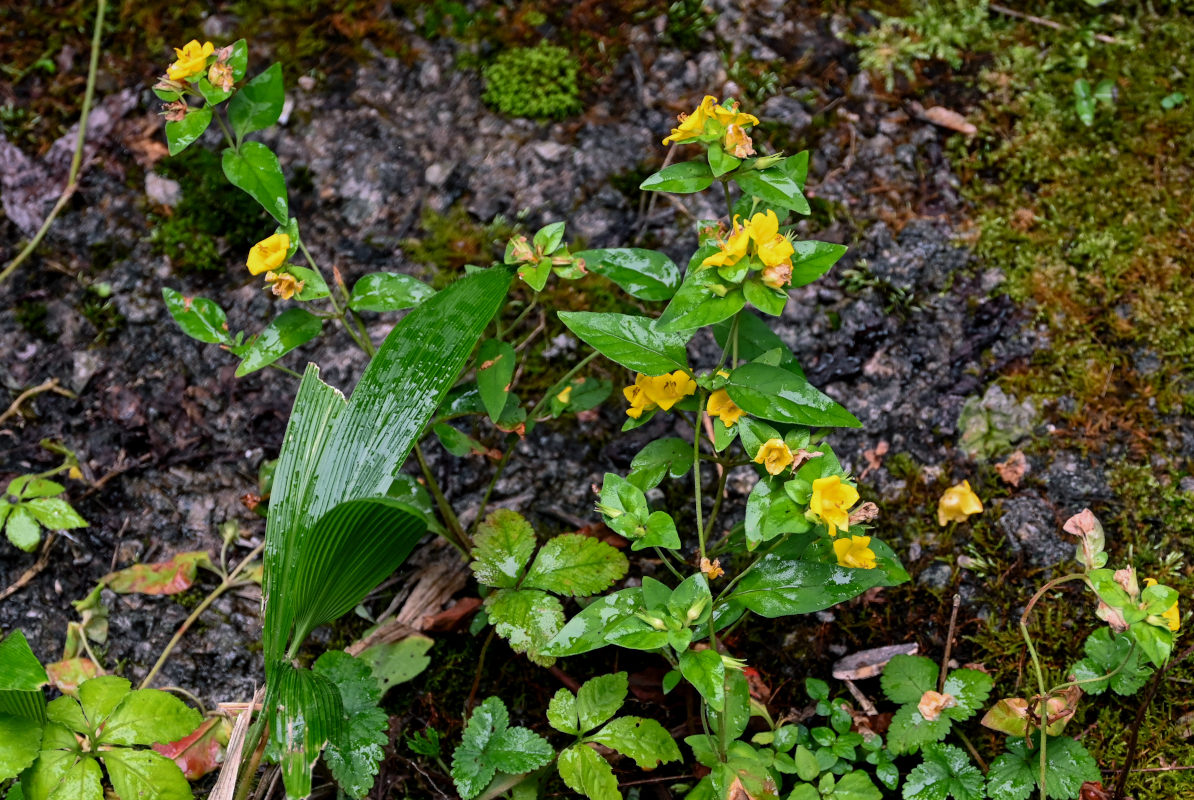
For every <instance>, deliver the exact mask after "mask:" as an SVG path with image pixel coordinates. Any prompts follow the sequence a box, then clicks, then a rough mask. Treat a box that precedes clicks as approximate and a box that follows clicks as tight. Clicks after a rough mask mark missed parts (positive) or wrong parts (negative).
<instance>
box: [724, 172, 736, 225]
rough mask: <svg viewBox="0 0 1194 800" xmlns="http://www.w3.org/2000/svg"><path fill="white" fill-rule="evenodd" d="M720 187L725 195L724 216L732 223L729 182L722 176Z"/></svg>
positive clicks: (732, 214) (732, 206) (731, 201)
mask: <svg viewBox="0 0 1194 800" xmlns="http://www.w3.org/2000/svg"><path fill="white" fill-rule="evenodd" d="M721 189H722V191H723V192H724V193H725V197H726V216H728V217H729V218H730V224H731V225H733V224H734V201H733V199H732V198H731V197H730V182H729V181H727V180H725V179H724V178H723V179H722V181H721Z"/></svg>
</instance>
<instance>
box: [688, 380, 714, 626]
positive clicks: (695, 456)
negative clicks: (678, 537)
mask: <svg viewBox="0 0 1194 800" xmlns="http://www.w3.org/2000/svg"><path fill="white" fill-rule="evenodd" d="M704 407H705V392H704V390H701V391H699V392H697V419H696V422H695V423H694V424H693V426H692V493H693V498H694V500H695V503H696V529H697V543H698V545H699V547H700V554H701V558H704V557H705V520H704V513H705V512H704V509H703V508H701V426H700V418H701V411H700V410H701V409H702V408H704ZM710 630H712V628H710Z"/></svg>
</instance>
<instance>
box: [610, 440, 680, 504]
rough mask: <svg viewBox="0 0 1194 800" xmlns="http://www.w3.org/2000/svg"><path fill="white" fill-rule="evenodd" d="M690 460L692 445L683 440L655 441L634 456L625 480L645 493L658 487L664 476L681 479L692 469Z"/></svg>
mask: <svg viewBox="0 0 1194 800" xmlns="http://www.w3.org/2000/svg"><path fill="white" fill-rule="evenodd" d="M692 458H693V454H692V445H691V444H689V443H688V442H686V441H684V440H683V439H679V438H677V437H675V436H665V437H663V438H662V439H655V440H654V441H651V442H648V443H647V445H646V446H645V447H644V448H643V449H642V450H639V451H638V454H637V455H635V457H634V459H633V460H632V461H631V462H630V473H629V474H628V475H627V476H626V479H627V480H628V481H630V482H631V483H633V484H634V485H635V486H637V487H638V488H640V489H642V490H643V491H644V492H645V491H647V490H649V489H654V488H655V487H656V486H658V485H659V483H660V481H662V480H663V479H664V477H665V476H671V477H673V478H683V477H684V476H685V475H687V474H688V473H689V471H690V470H691V469H692Z"/></svg>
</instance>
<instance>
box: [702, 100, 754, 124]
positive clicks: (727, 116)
mask: <svg viewBox="0 0 1194 800" xmlns="http://www.w3.org/2000/svg"><path fill="white" fill-rule="evenodd" d="M705 99H706V100H711V99H712V98H709V97H706V98H705ZM710 115H711V116H712V117H713V119H715V120H717V121H718V122H720V123H721V124H722V125H724V126H725V127H727V128H728V127H730V126H731V125H736V126H738V127H741V126H743V125H758V124H759V118H758V117H756V116H754V115H753V114H743V113H742V112H741V111H739V110H738V101H737V100H732V101H730V103H729V105H716V106H712V107H711V108H710Z"/></svg>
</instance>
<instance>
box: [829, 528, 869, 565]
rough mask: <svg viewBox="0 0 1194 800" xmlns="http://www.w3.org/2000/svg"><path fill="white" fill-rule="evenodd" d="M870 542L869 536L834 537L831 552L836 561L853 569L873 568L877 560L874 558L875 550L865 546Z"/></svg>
mask: <svg viewBox="0 0 1194 800" xmlns="http://www.w3.org/2000/svg"><path fill="white" fill-rule="evenodd" d="M870 543H871V537H869V536H850V537H845V536H843V537H842V538H840V539H835V540H834V542H833V552H834V555H836V556H837V563H839V564H841V565H842V566H843V567H854V568H855V569H874V568H875V567H876V566H878V562H877V561H876V560H875V551H874V550H872V549H871V548H870V547H868V546H867V545H869V544H870Z"/></svg>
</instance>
